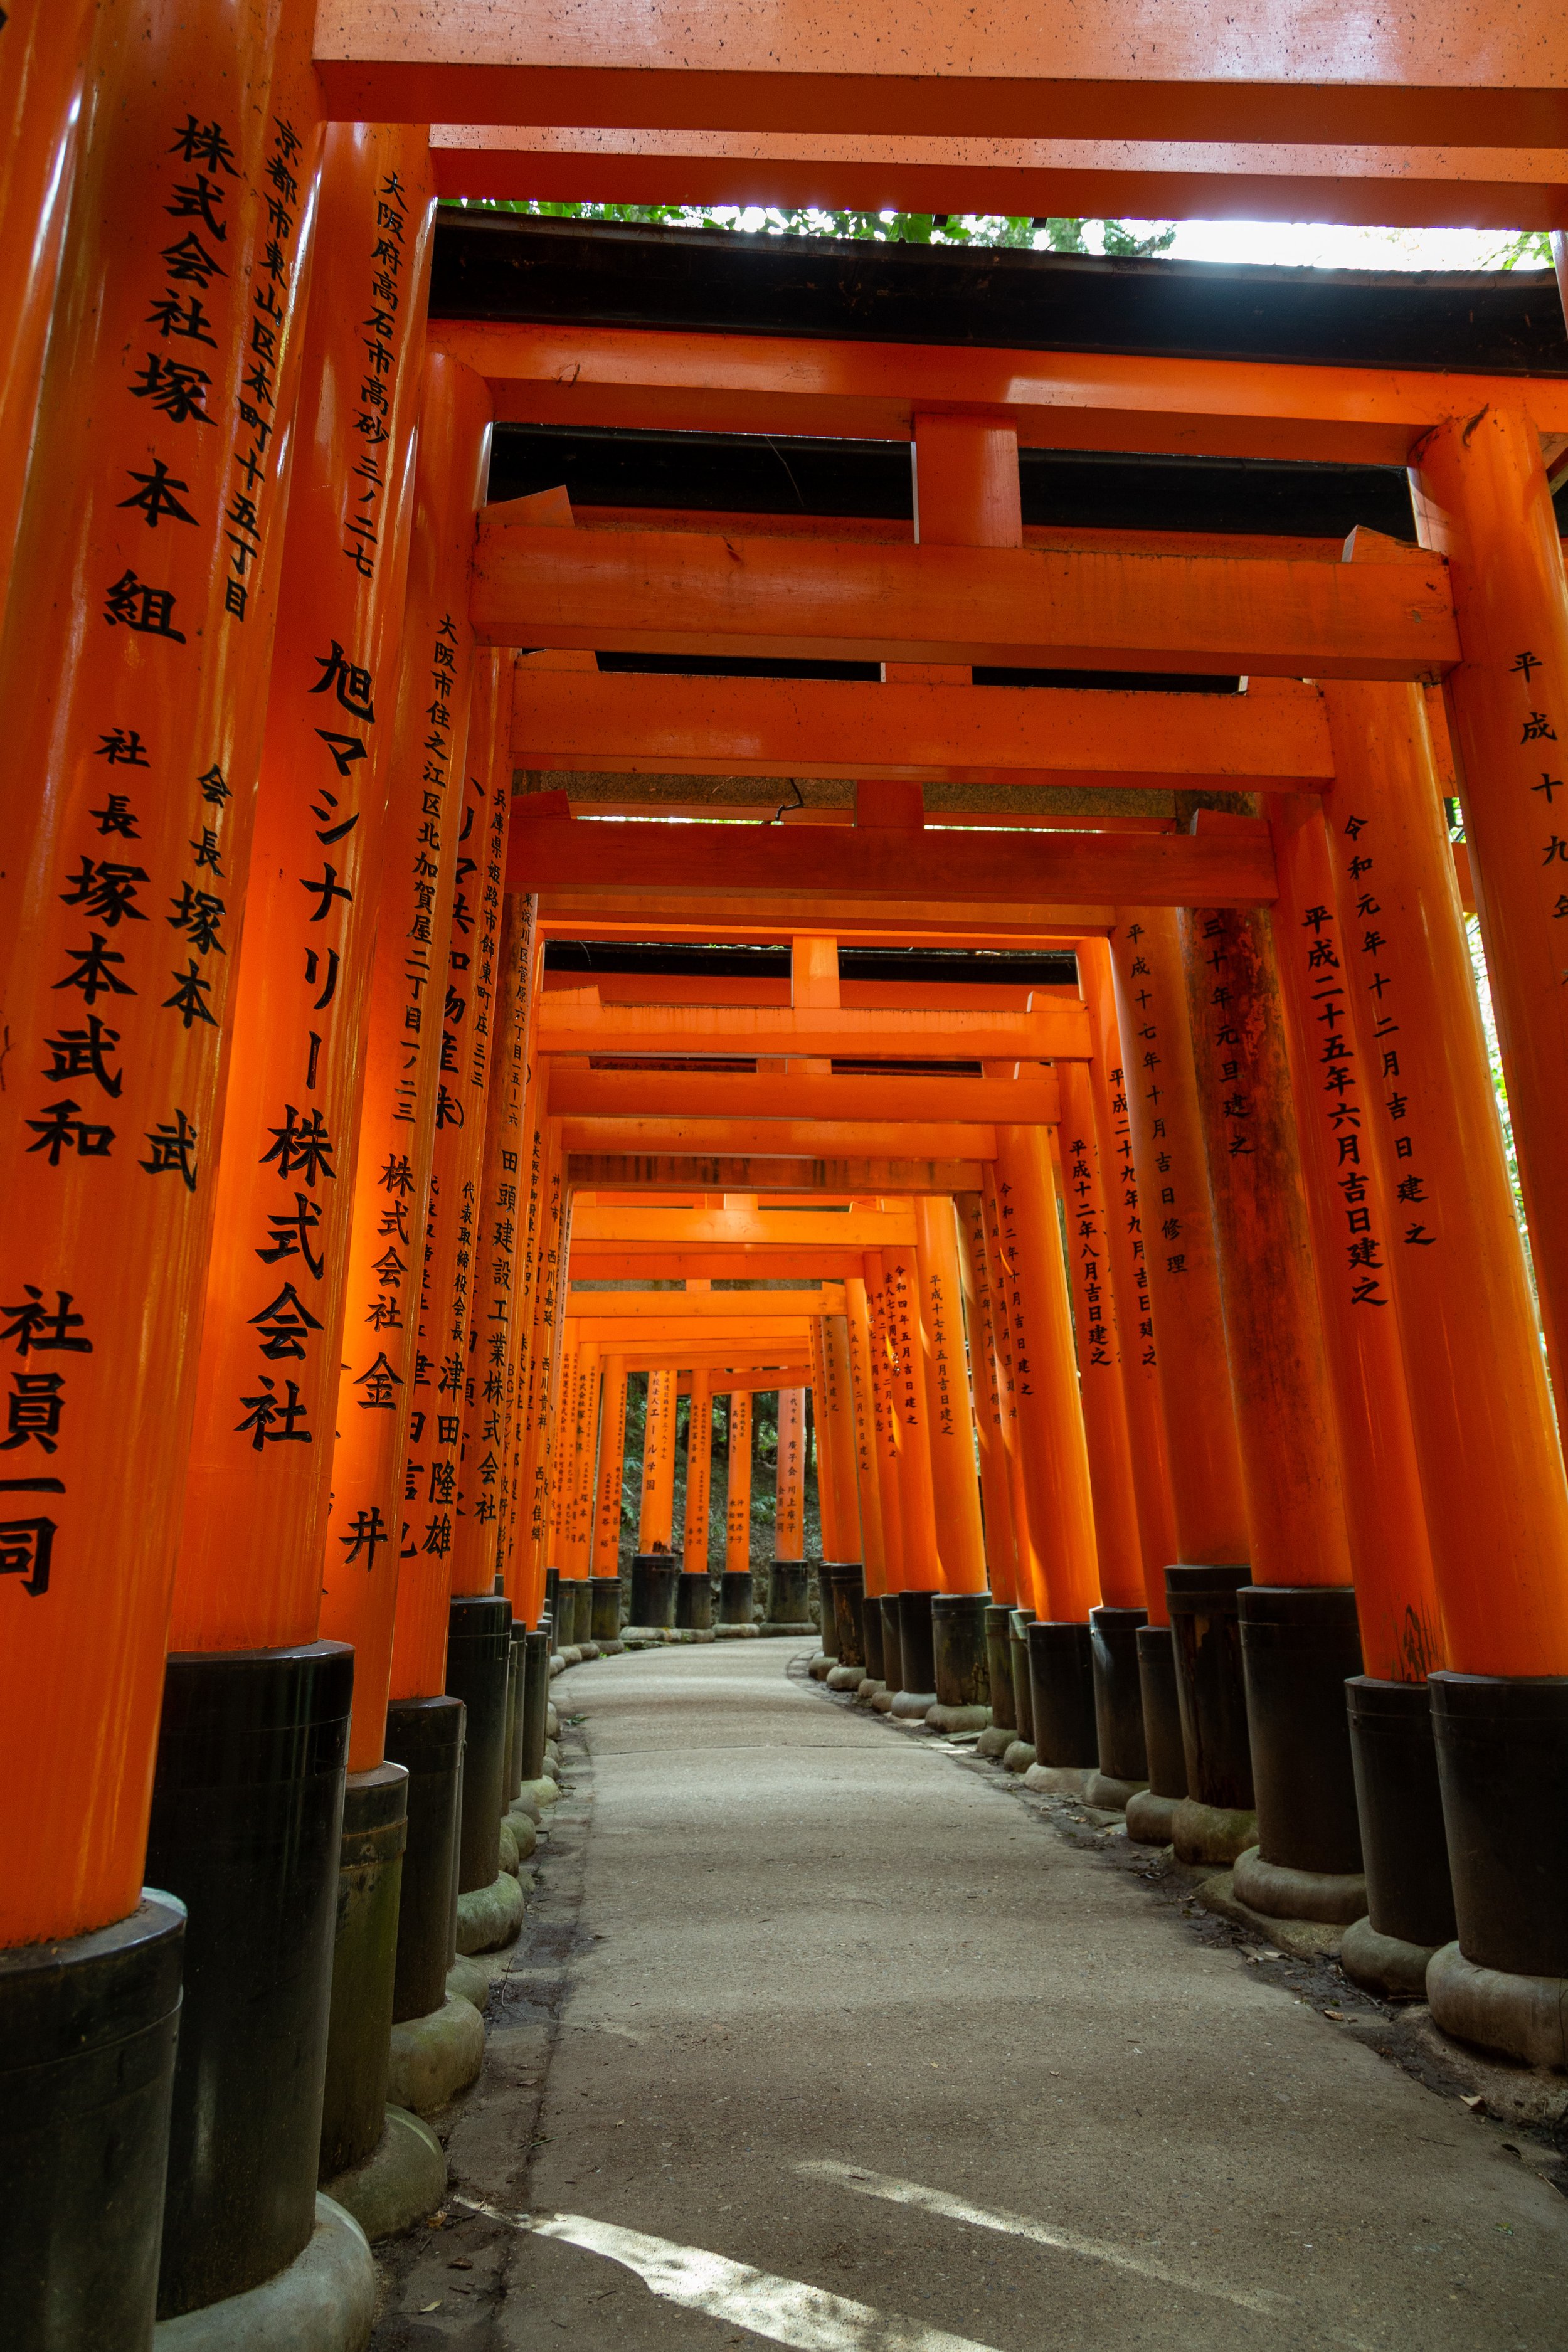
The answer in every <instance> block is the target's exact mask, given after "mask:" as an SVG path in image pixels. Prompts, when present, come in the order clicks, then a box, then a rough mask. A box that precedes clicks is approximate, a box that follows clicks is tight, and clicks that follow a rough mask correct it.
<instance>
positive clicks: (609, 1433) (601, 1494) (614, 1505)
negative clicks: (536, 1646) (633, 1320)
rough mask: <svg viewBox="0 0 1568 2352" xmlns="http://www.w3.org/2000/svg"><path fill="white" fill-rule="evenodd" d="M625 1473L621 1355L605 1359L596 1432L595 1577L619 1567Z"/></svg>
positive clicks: (616, 1571) (612, 1573)
mask: <svg viewBox="0 0 1568 2352" xmlns="http://www.w3.org/2000/svg"><path fill="white" fill-rule="evenodd" d="M625 1482H626V1361H625V1359H624V1358H622V1357H620V1356H606V1357H605V1404H604V1419H603V1422H602V1424H601V1428H600V1433H599V1480H598V1509H597V1517H596V1525H595V1535H594V1570H595V1575H597V1576H618V1575H619V1573H620V1565H621V1490H622V1487H623V1486H624V1485H625Z"/></svg>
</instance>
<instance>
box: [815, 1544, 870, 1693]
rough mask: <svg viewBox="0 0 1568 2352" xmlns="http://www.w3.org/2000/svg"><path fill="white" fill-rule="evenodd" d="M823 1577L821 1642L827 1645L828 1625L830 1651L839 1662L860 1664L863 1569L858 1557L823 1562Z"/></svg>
mask: <svg viewBox="0 0 1568 2352" xmlns="http://www.w3.org/2000/svg"><path fill="white" fill-rule="evenodd" d="M822 1574H823V1575H824V1576H825V1577H826V1579H827V1596H826V1597H827V1601H828V1608H827V1612H826V1614H825V1616H824V1618H823V1623H822V1646H823V1648H824V1649H825V1650H826V1647H827V1636H828V1626H829V1623H830V1622H831V1625H832V1629H833V1654H834V1656H835V1657H836V1658H837V1660H838V1663H839V1664H840V1665H841V1666H862V1667H863V1666H864V1665H865V1664H866V1637H865V1633H864V1632H863V1630H862V1617H861V1610H860V1603H861V1601H862V1599H863V1598H864V1589H865V1571H864V1570H863V1569H862V1567H861V1565H860V1562H859V1561H858V1559H836V1560H833V1561H832V1562H830V1563H828V1564H826V1565H825V1566H824V1568H823V1570H822Z"/></svg>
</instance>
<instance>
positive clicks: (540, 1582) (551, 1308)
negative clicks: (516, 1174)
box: [510, 1121, 569, 1625]
mask: <svg viewBox="0 0 1568 2352" xmlns="http://www.w3.org/2000/svg"><path fill="white" fill-rule="evenodd" d="M540 1170H541V1172H540V1190H539V1207H538V1213H537V1233H536V1236H535V1241H534V1246H533V1250H532V1254H531V1255H532V1276H531V1286H530V1299H529V1311H528V1317H527V1321H526V1348H527V1354H526V1376H525V1377H520V1381H519V1391H520V1405H521V1410H520V1413H519V1422H520V1426H521V1446H520V1448H519V1461H518V1468H517V1480H518V1501H517V1513H518V1528H517V1535H516V1538H515V1559H514V1565H513V1568H512V1570H511V1572H510V1590H511V1591H512V1593H513V1595H514V1597H521V1604H522V1609H523V1613H524V1615H525V1616H526V1618H527V1621H528V1622H529V1624H531V1625H537V1624H538V1622H539V1619H540V1614H541V1612H542V1609H543V1606H544V1590H545V1587H544V1574H545V1570H546V1569H547V1568H549V1567H552V1566H553V1565H554V1563H553V1562H552V1560H550V1559H549V1558H548V1557H547V1555H548V1552H549V1548H550V1437H551V1420H552V1409H553V1407H552V1401H553V1398H554V1396H555V1340H556V1334H557V1330H558V1328H559V1326H560V1322H561V1318H560V1316H559V1314H558V1312H557V1301H558V1299H559V1298H560V1297H561V1295H562V1290H563V1268H564V1264H565V1249H564V1237H565V1235H566V1234H567V1233H568V1231H569V1226H568V1210H567V1195H566V1185H565V1177H564V1172H563V1165H562V1154H561V1147H560V1139H559V1133H558V1130H557V1129H556V1128H555V1126H554V1123H553V1122H552V1121H547V1122H545V1123H544V1126H543V1129H542V1152H541V1155H540ZM531 1213H532V1210H531ZM520 1349H521V1340H520ZM519 1363H520V1368H521V1366H522V1363H523V1357H522V1355H521V1352H520V1357H519Z"/></svg>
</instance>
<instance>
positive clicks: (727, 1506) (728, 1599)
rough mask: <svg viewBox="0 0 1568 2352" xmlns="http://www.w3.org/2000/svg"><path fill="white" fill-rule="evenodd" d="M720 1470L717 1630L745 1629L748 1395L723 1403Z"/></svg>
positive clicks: (733, 1394)
mask: <svg viewBox="0 0 1568 2352" xmlns="http://www.w3.org/2000/svg"><path fill="white" fill-rule="evenodd" d="M726 1415H727V1438H726V1445H725V1470H724V1573H723V1577H722V1580H721V1585H720V1593H721V1601H720V1608H719V1622H720V1625H721V1627H739V1628H741V1629H742V1630H747V1629H749V1628H750V1627H751V1626H752V1622H753V1615H754V1604H753V1601H752V1392H751V1391H750V1390H749V1389H731V1391H730V1394H729V1398H728V1400H727V1407H726Z"/></svg>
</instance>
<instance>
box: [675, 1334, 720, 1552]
mask: <svg viewBox="0 0 1568 2352" xmlns="http://www.w3.org/2000/svg"><path fill="white" fill-rule="evenodd" d="M712 1492H713V1398H712V1393H711V1391H710V1387H709V1381H708V1374H707V1373H706V1372H705V1371H701V1370H698V1371H694V1372H693V1373H692V1375H691V1397H690V1402H689V1406H688V1409H687V1417H686V1527H685V1530H684V1541H683V1543H682V1547H681V1550H682V1564H683V1566H684V1567H685V1568H686V1569H687V1570H688V1571H689V1573H690V1574H691V1575H693V1576H695V1575H698V1574H700V1573H701V1572H703V1571H705V1570H706V1569H707V1566H708V1506H709V1502H710V1498H711V1496H712Z"/></svg>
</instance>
